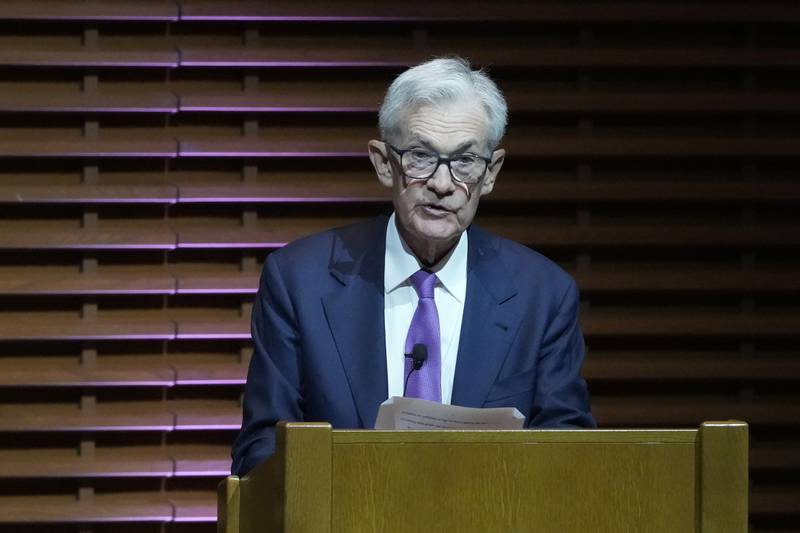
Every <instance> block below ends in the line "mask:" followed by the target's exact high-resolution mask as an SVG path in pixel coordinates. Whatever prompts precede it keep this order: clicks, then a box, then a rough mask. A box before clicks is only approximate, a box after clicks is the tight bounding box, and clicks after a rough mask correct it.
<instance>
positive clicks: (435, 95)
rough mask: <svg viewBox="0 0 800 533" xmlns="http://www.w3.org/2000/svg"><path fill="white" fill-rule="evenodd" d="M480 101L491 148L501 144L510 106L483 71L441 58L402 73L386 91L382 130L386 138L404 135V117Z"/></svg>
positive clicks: (380, 122)
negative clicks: (447, 104)
mask: <svg viewBox="0 0 800 533" xmlns="http://www.w3.org/2000/svg"><path fill="white" fill-rule="evenodd" d="M470 97H472V98H477V99H478V101H479V102H480V103H481V104H483V108H484V110H485V111H486V116H487V117H488V119H489V124H488V127H489V138H488V139H487V144H488V148H489V149H490V150H494V149H495V148H497V146H498V145H499V144H500V140H501V139H502V138H503V134H504V133H505V130H506V123H507V121H508V107H507V106H506V100H505V98H504V97H503V93H502V92H501V91H500V88H499V87H497V85H496V84H495V82H494V81H492V79H491V78H490V77H489V76H488V75H487V74H486V73H485V72H483V70H472V67H471V66H470V64H469V62H468V61H467V60H466V59H463V58H461V57H444V58H437V59H432V60H430V61H427V62H425V63H421V64H419V65H417V66H415V67H412V68H410V69H408V70H406V71H405V72H403V73H402V74H400V75H399V76H398V77H397V78H395V80H394V81H393V82H392V84H391V85H390V86H389V90H388V91H387V92H386V97H385V98H384V99H383V104H382V105H381V109H380V112H379V113H378V127H379V128H380V132H381V135H382V137H383V139H389V138H390V137H391V136H392V135H396V134H398V133H399V132H400V122H401V120H402V119H403V115H404V114H405V113H406V112H408V111H413V110H414V109H417V108H419V107H421V106H424V105H433V104H438V103H441V102H452V101H455V100H459V99H461V98H470Z"/></svg>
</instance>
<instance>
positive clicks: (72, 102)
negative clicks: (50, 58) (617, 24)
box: [0, 84, 178, 113]
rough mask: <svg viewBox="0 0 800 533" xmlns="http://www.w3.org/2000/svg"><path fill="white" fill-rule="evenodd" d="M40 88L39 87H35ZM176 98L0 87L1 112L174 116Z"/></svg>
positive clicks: (151, 93)
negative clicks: (156, 114) (154, 114)
mask: <svg viewBox="0 0 800 533" xmlns="http://www.w3.org/2000/svg"><path fill="white" fill-rule="evenodd" d="M39 85H41V84H39ZM177 111H178V97H177V96H176V95H175V94H172V93H169V92H165V91H159V90H151V91H147V90H139V91H131V92H122V91H77V90H74V89H73V90H63V89H61V90H58V89H50V88H47V87H36V88H35V89H33V88H31V87H24V86H0V112H3V113H177Z"/></svg>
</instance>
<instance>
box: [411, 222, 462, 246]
mask: <svg viewBox="0 0 800 533" xmlns="http://www.w3.org/2000/svg"><path fill="white" fill-rule="evenodd" d="M415 226H416V228H415V230H416V231H415V233H416V234H417V235H418V236H419V238H421V239H424V240H427V241H451V240H454V239H457V238H458V237H459V236H460V235H461V231H460V230H459V228H458V226H455V225H454V224H452V223H450V222H449V221H447V220H425V221H417V224H415Z"/></svg>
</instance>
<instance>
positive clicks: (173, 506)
mask: <svg viewBox="0 0 800 533" xmlns="http://www.w3.org/2000/svg"><path fill="white" fill-rule="evenodd" d="M797 496H798V494H796V491H794V492H787V491H786V490H785V489H777V488H774V487H767V488H761V487H756V488H754V489H752V491H751V495H750V502H751V506H752V507H753V510H754V512H756V513H769V512H772V513H775V512H778V513H783V514H791V515H796V514H797V507H796V506H795V505H794V503H795V502H796V499H797ZM42 509H46V511H45V512H42ZM0 511H7V512H5V513H2V512H0V515H2V516H3V517H5V520H3V522H4V523H9V522H11V523H20V522H22V523H52V522H84V523H85V522H123V521H125V522H151V521H158V522H171V521H175V522H208V521H214V520H215V519H216V494H215V493H214V492H202V491H184V492H178V491H175V492H171V493H169V495H166V496H165V495H159V494H154V493H121V494H98V495H96V496H95V497H94V501H92V502H91V503H88V502H87V503H81V502H78V501H76V500H75V498H74V497H70V496H27V497H26V496H17V497H8V496H5V497H0Z"/></svg>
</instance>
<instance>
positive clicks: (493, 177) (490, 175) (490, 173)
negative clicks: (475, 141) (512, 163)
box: [481, 148, 506, 196]
mask: <svg viewBox="0 0 800 533" xmlns="http://www.w3.org/2000/svg"><path fill="white" fill-rule="evenodd" d="M505 160H506V151H505V150H503V149H502V148H498V149H497V150H495V151H494V153H493V154H492V161H491V162H490V163H489V166H488V167H487V168H486V176H484V177H483V183H482V184H481V196H483V195H484V194H489V193H490V192H492V189H494V184H495V181H497V174H499V173H500V168H501V167H502V166H503V161H505Z"/></svg>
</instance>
